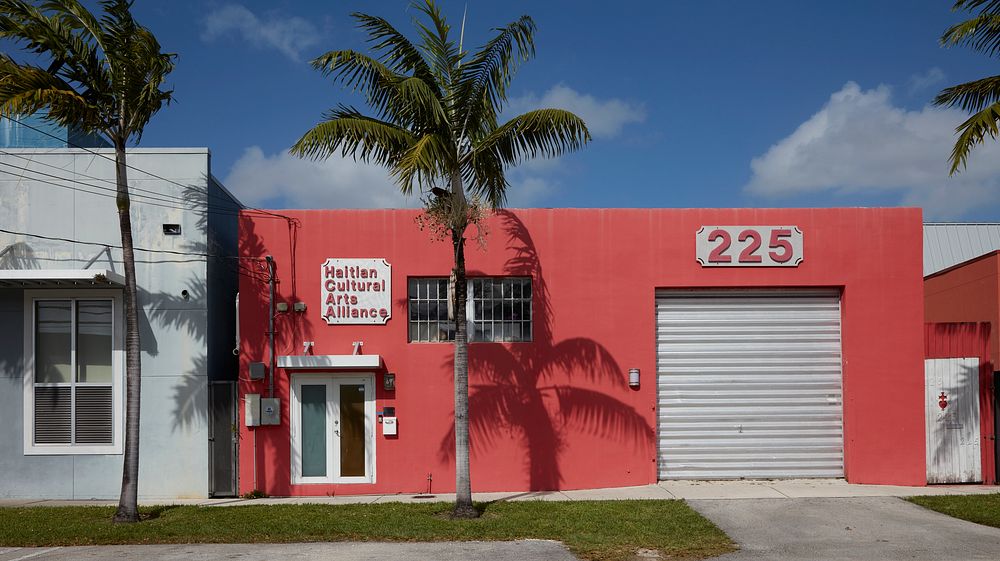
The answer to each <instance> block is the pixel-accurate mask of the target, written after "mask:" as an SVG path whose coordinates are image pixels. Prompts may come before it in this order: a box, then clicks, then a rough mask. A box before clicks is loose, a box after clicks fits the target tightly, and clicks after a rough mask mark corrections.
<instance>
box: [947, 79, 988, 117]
mask: <svg viewBox="0 0 1000 561" xmlns="http://www.w3.org/2000/svg"><path fill="white" fill-rule="evenodd" d="M997 101H1000V76H990V77H988V78H983V79H981V80H973V81H971V82H966V83H964V84H959V85H957V86H951V87H950V88H945V89H944V90H942V91H941V93H939V94H938V95H937V97H936V98H934V104H935V105H944V106H947V107H961V108H962V109H963V110H965V111H979V110H981V109H982V108H984V107H986V106H987V105H991V104H993V103H996V102H997Z"/></svg>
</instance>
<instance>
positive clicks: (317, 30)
mask: <svg viewBox="0 0 1000 561" xmlns="http://www.w3.org/2000/svg"><path fill="white" fill-rule="evenodd" d="M408 4H409V3H408V2H407V1H397V0H383V1H378V2H375V1H371V2H360V1H342V0H337V1H311V2H310V1H304V0H294V1H293V0H267V1H251V0H242V1H240V2H229V1H225V0H218V1H217V0H206V1H202V0H175V1H172V2H153V1H149V0H139V1H138V2H136V5H135V7H134V11H135V13H136V16H137V18H138V19H139V20H140V21H141V22H143V23H144V24H145V25H147V26H148V27H150V28H152V29H153V30H154V32H155V33H156V34H157V36H158V37H159V38H160V41H161V43H162V44H163V45H164V48H165V49H166V50H169V51H173V52H177V53H178V54H179V55H180V56H179V59H178V61H177V68H176V70H175V71H174V73H173V74H172V75H171V77H170V84H171V86H172V87H174V89H175V94H176V98H177V102H176V103H175V104H174V105H172V106H170V107H169V108H167V109H165V110H164V111H163V112H162V113H160V114H159V115H157V116H156V117H155V118H154V121H153V122H152V123H151V124H150V126H149V127H148V128H147V131H146V135H145V137H144V138H143V145H144V146H208V147H209V148H211V150H212V153H213V171H214V173H215V175H216V176H217V177H219V178H220V179H222V180H223V181H224V182H225V183H226V185H227V187H229V188H230V189H231V190H232V191H233V192H234V193H236V194H237V195H238V196H239V197H241V198H242V199H244V200H245V202H247V203H248V204H252V205H254V206H265V207H274V208H292V207H300V208H324V207H369V206H406V205H410V206H412V205H415V204H418V201H416V200H414V199H410V200H406V199H404V198H402V197H401V196H400V195H398V193H396V191H395V189H394V188H393V186H392V185H391V183H390V182H389V180H388V179H387V178H386V175H385V174H384V173H383V172H382V171H380V170H378V169H375V168H371V167H369V166H365V165H363V164H358V163H355V162H353V161H350V160H347V161H344V160H340V159H334V160H331V161H327V162H323V163H313V162H307V161H300V160H297V159H295V158H292V157H290V156H288V155H287V153H286V151H287V148H288V146H290V145H291V144H292V143H293V142H294V141H295V140H296V139H297V138H298V137H299V136H300V135H301V134H302V133H303V132H304V131H305V130H306V129H307V128H308V127H310V126H311V125H313V124H314V123H315V122H317V121H318V119H319V118H320V115H321V113H322V112H323V111H324V110H325V109H327V108H330V107H333V106H335V105H336V104H337V103H339V102H342V101H346V102H358V100H357V98H354V97H353V96H352V95H351V94H349V93H348V92H345V91H343V90H342V89H340V88H339V87H338V86H336V85H334V84H333V83H332V82H330V81H329V80H327V79H325V78H324V77H323V76H321V75H320V74H319V73H317V72H315V71H314V70H312V69H311V68H310V67H309V65H308V61H309V60H310V59H312V58H313V57H315V56H317V55H319V54H321V53H322V52H325V51H328V50H332V49H340V48H364V43H363V39H364V37H363V35H362V34H361V32H360V31H358V30H357V29H355V27H354V22H353V20H352V19H351V18H350V17H349V14H350V13H351V12H354V11H363V12H368V13H372V14H378V15H382V16H384V17H386V18H387V19H389V20H390V21H392V22H393V23H394V24H395V25H396V26H397V28H399V29H400V30H402V31H404V32H407V33H408V34H410V33H411V32H412V26H411V19H412V18H413V17H414V16H415V15H416V14H415V12H414V10H412V9H411V8H408ZM442 5H443V7H444V9H445V11H446V13H447V14H448V16H449V17H450V19H451V20H452V23H453V24H454V26H455V27H456V28H457V27H458V26H459V24H460V21H461V17H462V11H463V8H464V7H465V6H466V5H467V6H468V19H467V33H466V45H467V46H470V47H474V46H477V45H479V44H481V43H482V42H483V41H484V40H485V38H486V37H487V32H488V30H489V28H490V27H492V26H495V25H500V24H504V23H506V22H508V21H511V20H513V19H514V18H516V17H517V16H519V15H521V14H525V13H526V14H529V15H531V16H532V17H533V18H534V19H535V21H536V23H537V24H538V32H537V35H536V40H537V51H538V53H537V57H536V58H535V59H534V60H532V61H531V62H529V63H528V64H527V65H525V66H523V67H522V68H521V69H520V71H519V73H518V74H517V76H516V77H515V79H514V83H513V87H512V88H511V90H510V97H511V108H512V109H514V110H527V109H531V108H534V107H538V106H541V105H557V106H563V107H565V108H568V109H571V110H574V111H577V112H578V113H579V114H580V115H581V116H582V117H584V118H585V120H587V121H588V124H589V125H590V127H591V130H592V132H593V134H594V141H593V143H592V144H590V145H589V146H588V147H587V148H585V149H584V150H583V151H582V152H580V153H577V154H573V155H570V156H565V157H562V158H560V159H558V160H555V161H544V162H535V163H531V164H527V165H523V166H521V167H519V168H518V169H515V170H512V171H511V172H510V173H509V179H510V181H511V184H512V185H511V190H510V203H511V205H512V206H545V207H602V206H608V207H727V206H740V207H743V206H779V207H784V206H795V207H801V206H882V205H890V206H891V205H917V206H922V207H924V209H925V216H926V217H927V218H929V219H939V220H943V219H962V220H965V219H968V220H1000V196H998V195H1000V144H996V143H992V144H988V145H986V146H985V147H982V148H980V149H979V150H977V151H976V154H975V155H974V157H973V158H972V160H971V162H970V167H969V169H968V171H966V172H964V173H962V174H960V175H959V176H958V177H956V178H951V179H949V178H948V176H947V161H946V160H947V156H948V152H949V150H950V148H951V143H952V141H953V138H954V137H953V134H952V129H953V128H954V126H955V125H957V124H958V123H959V122H960V121H961V119H962V114H961V113H960V112H957V111H947V110H941V109H935V108H931V107H928V103H929V100H930V99H932V98H933V96H934V95H935V93H936V92H937V91H939V90H940V89H941V88H942V87H944V86H946V85H950V84H953V83H958V82H961V81H966V80H969V79H973V78H979V77H983V76H987V75H992V74H997V73H998V72H997V69H998V61H997V60H996V59H989V58H987V57H985V56H983V55H980V54H977V53H973V52H971V51H968V50H965V49H961V48H955V49H943V48H941V47H940V46H939V45H938V42H937V40H938V37H939V36H940V35H941V33H942V31H943V30H944V29H945V28H946V27H947V26H948V25H949V24H951V23H953V22H956V21H958V20H960V19H962V14H955V13H952V12H951V10H950V7H951V2H950V1H948V0H895V1H888V0H880V1H878V2H874V1H873V2H869V1H860V0H845V1H837V2H833V1H831V2H818V1H815V2H814V1H807V2H803V1H786V2H779V1H764V2H737V1H728V2H723V1H699V2H687V1H685V2H680V1H662V2H638V1H631V0H619V1H618V2H613V3H609V2H592V1H585V0H574V1H570V0H552V1H545V2H538V1H535V2H530V1H518V0H506V1H503V2H500V1H488V2H487V1H481V0H470V1H468V2H464V1H452V0H447V1H444V2H442Z"/></svg>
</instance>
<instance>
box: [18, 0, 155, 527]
mask: <svg viewBox="0 0 1000 561" xmlns="http://www.w3.org/2000/svg"><path fill="white" fill-rule="evenodd" d="M100 5H101V8H102V10H103V12H104V13H103V14H102V16H101V17H100V18H98V17H97V16H95V15H94V14H92V13H91V12H90V11H89V10H87V9H86V8H85V7H84V6H83V5H82V4H81V3H80V2H79V1H78V0H45V1H43V2H38V3H37V6H36V5H35V4H32V3H28V2H23V1H21V0H0V38H3V39H8V40H11V41H13V42H15V43H19V44H21V45H23V46H24V48H25V50H27V51H29V52H30V53H34V54H35V55H38V56H39V57H41V58H43V59H47V62H48V64H47V65H45V66H39V65H35V64H31V63H28V62H18V61H15V60H14V59H13V58H12V57H11V56H9V55H8V54H6V53H0V114H2V115H4V116H6V117H16V116H21V115H31V114H34V113H36V112H39V111H42V110H45V111H46V119H48V120H50V121H52V122H54V123H57V124H59V125H62V126H66V127H76V128H78V129H80V130H82V131H85V132H88V133H96V134H100V135H102V136H104V137H105V138H106V139H107V140H108V141H109V142H110V143H111V144H112V145H113V146H114V149H115V179H116V184H117V188H116V196H115V202H116V205H117V207H118V224H119V227H120V230H121V245H122V260H123V262H124V263H123V268H124V273H125V294H124V300H125V373H126V406H125V458H124V460H125V461H124V466H123V469H122V489H121V497H120V499H119V502H118V510H117V511H116V512H115V516H114V520H115V521H116V522H137V521H138V520H139V509H138V506H137V500H138V480H139V392H140V379H141V378H140V355H139V352H140V347H139V316H138V308H137V306H138V303H137V295H136V281H135V250H134V247H133V243H132V217H131V202H130V198H129V189H128V173H127V171H128V165H127V163H126V158H125V156H126V154H125V148H126V146H128V144H129V143H131V142H133V141H134V142H135V143H138V142H139V140H140V139H141V137H142V131H143V129H144V128H145V126H146V124H147V123H149V120H150V119H151V118H152V117H153V115H155V114H156V112H157V111H159V110H160V108H161V107H163V106H164V105H165V104H169V103H170V100H171V94H172V91H170V90H167V91H165V90H162V89H161V86H162V85H163V82H164V79H165V78H166V76H167V74H169V73H170V71H171V70H173V67H174V62H173V59H174V55H172V54H167V53H163V52H161V49H160V44H159V42H158V41H157V40H156V37H155V36H154V35H153V33H152V32H151V31H150V30H149V29H147V28H145V27H143V26H141V25H139V24H138V23H137V22H136V21H135V19H134V18H133V17H132V12H131V7H132V1H131V0H104V1H102V2H101V3H100Z"/></svg>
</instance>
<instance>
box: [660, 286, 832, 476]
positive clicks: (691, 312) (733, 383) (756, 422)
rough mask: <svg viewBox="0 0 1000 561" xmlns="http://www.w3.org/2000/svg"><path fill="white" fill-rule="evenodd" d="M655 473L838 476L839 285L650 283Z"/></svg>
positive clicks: (665, 474)
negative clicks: (739, 287) (755, 287)
mask: <svg viewBox="0 0 1000 561" xmlns="http://www.w3.org/2000/svg"><path fill="white" fill-rule="evenodd" d="M656 309H657V311H656V314H657V334H656V336H657V358H658V367H657V369H658V374H659V376H658V378H659V398H658V402H659V475H660V478H661V479H736V478H772V477H774V478H783V477H842V476H843V475H844V458H843V443H844V442H843V413H842V410H843V407H842V401H843V400H842V381H841V337H840V317H841V315H840V294H839V291H836V290H819V291H818V290H767V291H735V290H734V291H720V290H700V291H661V292H659V293H658V294H657V306H656Z"/></svg>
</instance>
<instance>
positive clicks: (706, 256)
mask: <svg viewBox="0 0 1000 561" xmlns="http://www.w3.org/2000/svg"><path fill="white" fill-rule="evenodd" d="M695 245H696V254H697V259H698V262H699V263H701V266H702V267H798V266H799V263H802V230H799V228H798V227H797V226H702V227H701V228H700V229H699V230H698V232H697V233H696V234H695Z"/></svg>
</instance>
